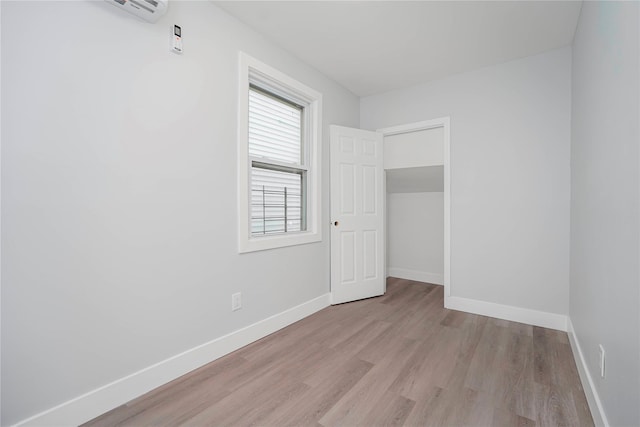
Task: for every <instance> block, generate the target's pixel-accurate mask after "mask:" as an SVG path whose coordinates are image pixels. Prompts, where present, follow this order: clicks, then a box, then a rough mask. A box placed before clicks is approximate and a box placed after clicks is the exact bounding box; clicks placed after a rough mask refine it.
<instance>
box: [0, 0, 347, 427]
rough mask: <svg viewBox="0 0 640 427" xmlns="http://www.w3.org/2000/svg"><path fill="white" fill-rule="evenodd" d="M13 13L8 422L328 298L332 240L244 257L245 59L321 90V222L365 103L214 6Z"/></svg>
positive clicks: (5, 177)
mask: <svg viewBox="0 0 640 427" xmlns="http://www.w3.org/2000/svg"><path fill="white" fill-rule="evenodd" d="M1 7H2V124H3V126H2V199H3V200H2V226H3V230H2V232H3V234H2V268H3V272H2V273H3V277H2V424H3V425H4V424H11V423H14V422H17V421H19V420H21V419H24V418H26V417H28V416H31V415H33V414H35V413H38V412H40V411H43V410H46V409H48V408H51V407H53V406H54V405H57V404H60V403H62V402H65V401H67V400H69V399H72V398H75V397H77V396H79V395H81V394H82V393H85V392H89V391H91V390H93V389H95V388H97V387H99V386H102V385H104V384H107V383H109V382H111V381H114V380H116V379H119V378H122V377H124V376H126V375H128V374H131V373H133V372H135V371H138V370H140V369H143V368H145V367H148V366H150V365H152V364H154V363H156V362H159V361H161V360H163V359H166V358H168V357H170V356H173V355H176V354H178V353H180V352H182V351H185V350H187V349H191V348H193V347H195V346H198V345H200V344H203V343H205V342H207V341H210V340H212V339H214V338H217V337H220V336H222V335H224V334H227V333H229V332H232V331H235V330H237V329H239V328H242V327H244V326H246V325H249V324H252V323H254V322H257V321H259V320H261V319H265V318H267V317H269V316H271V315H274V314H276V313H280V312H282V311H283V310H286V309H289V308H291V307H293V306H295V305H297V304H300V303H303V302H305V301H309V300H311V299H313V298H315V297H318V296H320V295H323V294H326V293H327V292H329V276H328V272H329V268H328V265H329V245H328V235H329V233H328V230H327V229H326V227H325V230H324V240H323V241H322V242H321V243H318V244H310V245H304V246H297V247H290V248H286V249H281V250H272V251H263V252H257V253H250V254H243V255H239V254H238V253H237V250H236V247H237V243H236V242H237V236H236V229H237V227H236V114H237V108H236V107H237V102H236V101H237V100H236V98H237V87H236V81H237V67H238V66H237V62H238V59H237V58H238V50H243V51H245V52H247V53H248V54H249V55H252V56H254V57H256V58H257V59H259V60H261V61H263V62H265V63H267V64H269V65H271V66H273V67H275V68H277V69H279V70H281V71H282V72H284V73H286V74H288V75H290V76H291V77H293V78H295V79H298V80H300V81H301V82H302V83H304V84H306V85H308V86H311V87H313V88H315V89H317V90H319V91H321V92H322V93H323V95H324V99H323V101H324V115H323V119H324V127H323V128H324V129H323V142H324V146H323V157H324V165H323V202H324V205H323V213H324V215H325V218H328V208H329V204H328V190H329V185H328V177H329V175H328V166H329V162H328V135H329V132H328V124H330V123H332V124H340V125H345V126H357V125H358V121H359V116H358V111H359V104H358V99H357V98H356V97H355V96H354V95H352V94H351V93H350V92H348V91H346V90H345V89H343V88H342V87H340V86H338V85H337V84H335V83H333V82H332V81H330V80H328V79H327V78H325V77H323V76H322V75H320V74H319V73H318V72H316V71H314V70H313V69H310V68H309V67H308V66H306V65H304V64H303V63H301V62H300V61H298V60H297V59H295V58H293V57H292V56H290V55H289V54H287V53H285V52H284V51H283V50H281V49H279V48H277V47H275V46H274V45H272V44H270V43H269V42H267V41H266V40H265V39H264V38H263V37H262V36H260V35H258V34H256V33H254V32H253V31H251V30H249V29H248V28H246V27H245V26H244V25H242V24H240V23H239V22H238V21H236V20H235V19H233V18H231V17H230V16H228V15H227V14H225V13H224V12H222V11H221V10H220V9H218V8H217V7H216V6H214V5H213V4H212V3H211V2H172V3H171V5H170V8H169V13H168V14H167V15H166V16H164V17H163V18H161V20H160V22H159V23H157V24H155V25H152V24H147V23H144V22H140V21H138V20H137V19H136V18H135V17H133V16H131V15H128V14H124V13H123V12H121V11H120V10H118V9H116V8H115V7H113V6H111V5H109V4H107V3H106V2H102V1H97V2H49V1H47V2H10V1H3V2H2V3H1ZM174 23H175V24H178V25H181V26H182V29H183V40H184V55H182V56H177V55H174V54H172V53H170V52H169V26H170V25H171V24H174ZM323 223H324V222H323ZM238 291H241V292H242V295H243V309H242V310H240V311H237V312H233V313H231V310H230V299H231V298H230V296H231V294H232V293H233V292H238Z"/></svg>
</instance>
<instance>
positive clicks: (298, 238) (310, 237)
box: [238, 232, 322, 253]
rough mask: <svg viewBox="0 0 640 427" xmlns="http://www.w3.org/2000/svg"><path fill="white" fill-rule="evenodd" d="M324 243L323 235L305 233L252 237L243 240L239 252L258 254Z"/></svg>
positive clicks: (239, 245)
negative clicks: (271, 250)
mask: <svg viewBox="0 0 640 427" xmlns="http://www.w3.org/2000/svg"><path fill="white" fill-rule="evenodd" d="M320 241H322V233H319V232H315V233H314V232H303V233H296V234H285V235H274V236H262V237H252V238H249V239H242V240H241V241H240V242H239V244H238V252H240V253H247V252H256V251H264V250H268V249H278V248H285V247H288V246H296V245H305V244H307V243H315V242H320Z"/></svg>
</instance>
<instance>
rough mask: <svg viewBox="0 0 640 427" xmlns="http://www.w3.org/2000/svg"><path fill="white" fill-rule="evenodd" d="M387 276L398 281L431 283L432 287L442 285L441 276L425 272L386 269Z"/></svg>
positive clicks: (395, 268)
mask: <svg viewBox="0 0 640 427" xmlns="http://www.w3.org/2000/svg"><path fill="white" fill-rule="evenodd" d="M387 276H391V277H397V278H398V279H406V280H415V281H418V282H426V283H433V284H434V285H444V275H443V274H437V273H429V272H427V271H419V270H410V269H408V268H398V267H387Z"/></svg>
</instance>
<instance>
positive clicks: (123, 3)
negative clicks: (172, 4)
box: [105, 0, 169, 22]
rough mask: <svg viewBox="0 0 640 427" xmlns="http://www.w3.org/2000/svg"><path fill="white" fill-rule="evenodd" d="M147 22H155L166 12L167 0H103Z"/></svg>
mask: <svg viewBox="0 0 640 427" xmlns="http://www.w3.org/2000/svg"><path fill="white" fill-rule="evenodd" d="M105 1H106V2H107V3H111V4H112V5H114V6H117V7H119V8H120V9H122V10H126V11H127V12H129V13H133V14H134V15H136V16H137V17H139V18H142V19H144V20H145V21H147V22H156V21H157V20H158V19H159V18H160V17H161V16H162V15H164V14H165V13H166V12H167V8H168V7H169V0H105Z"/></svg>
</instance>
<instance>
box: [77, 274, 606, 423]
mask: <svg viewBox="0 0 640 427" xmlns="http://www.w3.org/2000/svg"><path fill="white" fill-rule="evenodd" d="M86 425H87V426H115V425H126V426H145V425H155V426H169V425H190V426H205V425H211V426H245V425H263V426H289V425H291V426H320V425H321V426H336V425H346V426H355V425H361V426H374V425H379V426H395V425H412V426H431V425H433V426H435V425H439V426H441V425H444V426H462V425H471V426H534V425H538V426H556V425H562V426H565V425H571V426H590V425H593V421H592V419H591V415H590V413H589V409H588V407H587V401H586V399H585V396H584V392H583V390H582V387H581V385H580V381H579V379H578V373H577V371H576V366H575V363H574V361H573V357H572V354H571V348H570V346H569V342H568V339H567V335H566V334H565V333H563V332H558V331H553V330H549V329H544V328H538V327H533V326H528V325H523V324H520V323H513V322H507V321H503V320H497V319H492V318H488V317H483V316H476V315H472V314H466V313H462V312H458V311H452V310H446V309H444V308H443V288H442V287H441V286H435V285H429V284H425V283H419V282H412V281H408V280H401V279H389V281H388V288H387V294H386V295H385V296H382V297H378V298H372V299H368V300H363V301H357V302H353V303H348V304H343V305H339V306H332V307H328V308H326V309H324V310H322V311H320V312H318V313H316V314H314V315H312V316H310V317H307V318H305V319H303V320H301V321H300V322H297V323H295V324H293V325H291V326H289V327H287V328H285V329H282V330H280V331H278V332H276V333H274V334H272V335H270V336H268V337H266V338H264V339H262V340H260V341H257V342H255V343H253V344H250V345H248V346H247V347H244V348H242V349H240V350H238V351H236V352H234V353H232V354H230V355H228V356H226V357H223V358H221V359H218V360H216V361H215V362H212V363H210V364H208V365H206V366H204V367H202V368H200V369H198V370H196V371H193V372H191V373H189V374H187V375H185V376H183V377H181V378H179V379H177V380H175V381H173V382H171V383H169V384H166V385H164V386H162V387H160V388H158V389H156V390H154V391H152V392H150V393H148V394H146V395H144V396H141V397H139V398H137V399H135V400H133V401H131V402H129V403H128V404H126V405H123V406H121V407H119V408H116V409H114V410H112V411H110V412H108V413H106V414H104V415H102V416H100V417H98V418H96V419H94V420H92V421H90V422H89V423H87V424H86Z"/></svg>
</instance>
